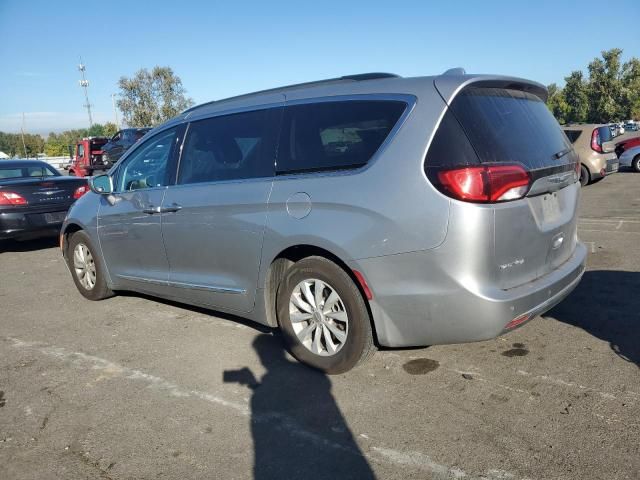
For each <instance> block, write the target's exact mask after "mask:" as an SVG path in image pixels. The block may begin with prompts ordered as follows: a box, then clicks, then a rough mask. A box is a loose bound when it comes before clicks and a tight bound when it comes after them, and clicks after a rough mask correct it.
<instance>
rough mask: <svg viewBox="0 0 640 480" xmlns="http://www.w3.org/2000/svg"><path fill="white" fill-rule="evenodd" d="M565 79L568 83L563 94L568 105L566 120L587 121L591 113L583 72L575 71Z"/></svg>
mask: <svg viewBox="0 0 640 480" xmlns="http://www.w3.org/2000/svg"><path fill="white" fill-rule="evenodd" d="M564 80H565V82H566V83H565V86H564V88H563V89H562V94H563V97H564V101H565V103H566V105H567V112H566V120H567V121H568V122H584V121H586V120H587V115H588V113H589V97H588V95H587V85H586V83H585V81H584V78H583V75H582V72H581V71H579V70H576V71H573V72H571V74H570V75H569V76H568V77H565V79H564Z"/></svg>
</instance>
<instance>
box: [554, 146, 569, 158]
mask: <svg viewBox="0 0 640 480" xmlns="http://www.w3.org/2000/svg"><path fill="white" fill-rule="evenodd" d="M571 150H572V149H571V148H565V149H564V150H560V151H559V152H558V153H554V154H553V155H552V156H553V158H555V159H556V160H560V159H561V158H562V157H564V156H565V155H566V154H567V153H569V152H571Z"/></svg>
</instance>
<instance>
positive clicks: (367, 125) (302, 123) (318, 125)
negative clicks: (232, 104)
mask: <svg viewBox="0 0 640 480" xmlns="http://www.w3.org/2000/svg"><path fill="white" fill-rule="evenodd" d="M405 108H406V104H405V103H404V102H397V101H342V102H325V103H314V104H305V105H294V106H290V107H287V108H286V109H285V119H284V122H283V128H282V135H281V138H280V146H279V147H278V162H277V167H276V169H277V172H278V173H293V172H304V171H319V170H335V169H344V168H357V167H360V166H362V165H365V164H366V163H367V162H368V161H369V159H370V158H371V157H372V156H373V155H374V154H375V153H376V151H377V150H378V148H380V145H382V142H384V140H385V139H386V138H387V136H388V135H389V132H391V129H392V128H393V127H394V125H395V124H396V122H397V121H398V119H399V118H400V116H401V115H402V113H403V112H404V110H405Z"/></svg>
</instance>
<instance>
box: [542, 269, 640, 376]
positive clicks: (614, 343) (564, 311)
mask: <svg viewBox="0 0 640 480" xmlns="http://www.w3.org/2000/svg"><path fill="white" fill-rule="evenodd" d="M638 292H640V272H623V271H614V270H594V271H588V272H585V274H584V276H583V277H582V280H581V281H580V283H579V284H578V286H577V287H576V289H575V290H574V291H573V292H572V293H571V294H570V295H569V296H568V297H567V298H566V299H565V300H563V301H562V302H560V303H559V304H558V305H557V306H556V307H554V308H553V309H552V310H550V311H549V312H547V313H545V314H544V316H545V317H551V318H554V319H556V320H559V321H561V322H564V323H567V324H569V325H573V326H576V327H579V328H582V329H583V330H585V331H586V332H589V333H590V334H591V335H593V336H595V337H598V338H600V339H602V340H604V341H606V342H608V343H609V346H610V347H611V349H612V350H613V351H614V352H615V353H616V355H618V356H619V357H620V358H621V359H623V360H625V361H626V362H629V363H633V364H635V365H636V366H638V367H640V295H638Z"/></svg>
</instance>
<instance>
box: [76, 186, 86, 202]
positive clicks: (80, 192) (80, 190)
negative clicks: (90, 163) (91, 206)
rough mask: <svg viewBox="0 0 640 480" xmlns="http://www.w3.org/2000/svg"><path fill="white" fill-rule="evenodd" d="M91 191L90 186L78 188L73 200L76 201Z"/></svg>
mask: <svg viewBox="0 0 640 480" xmlns="http://www.w3.org/2000/svg"><path fill="white" fill-rule="evenodd" d="M88 191H89V186H88V185H82V186H81V187H78V188H76V191H75V192H73V198H74V199H75V200H77V199H79V198H80V197H81V196H82V195H84V194H85V193H87V192H88Z"/></svg>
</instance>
